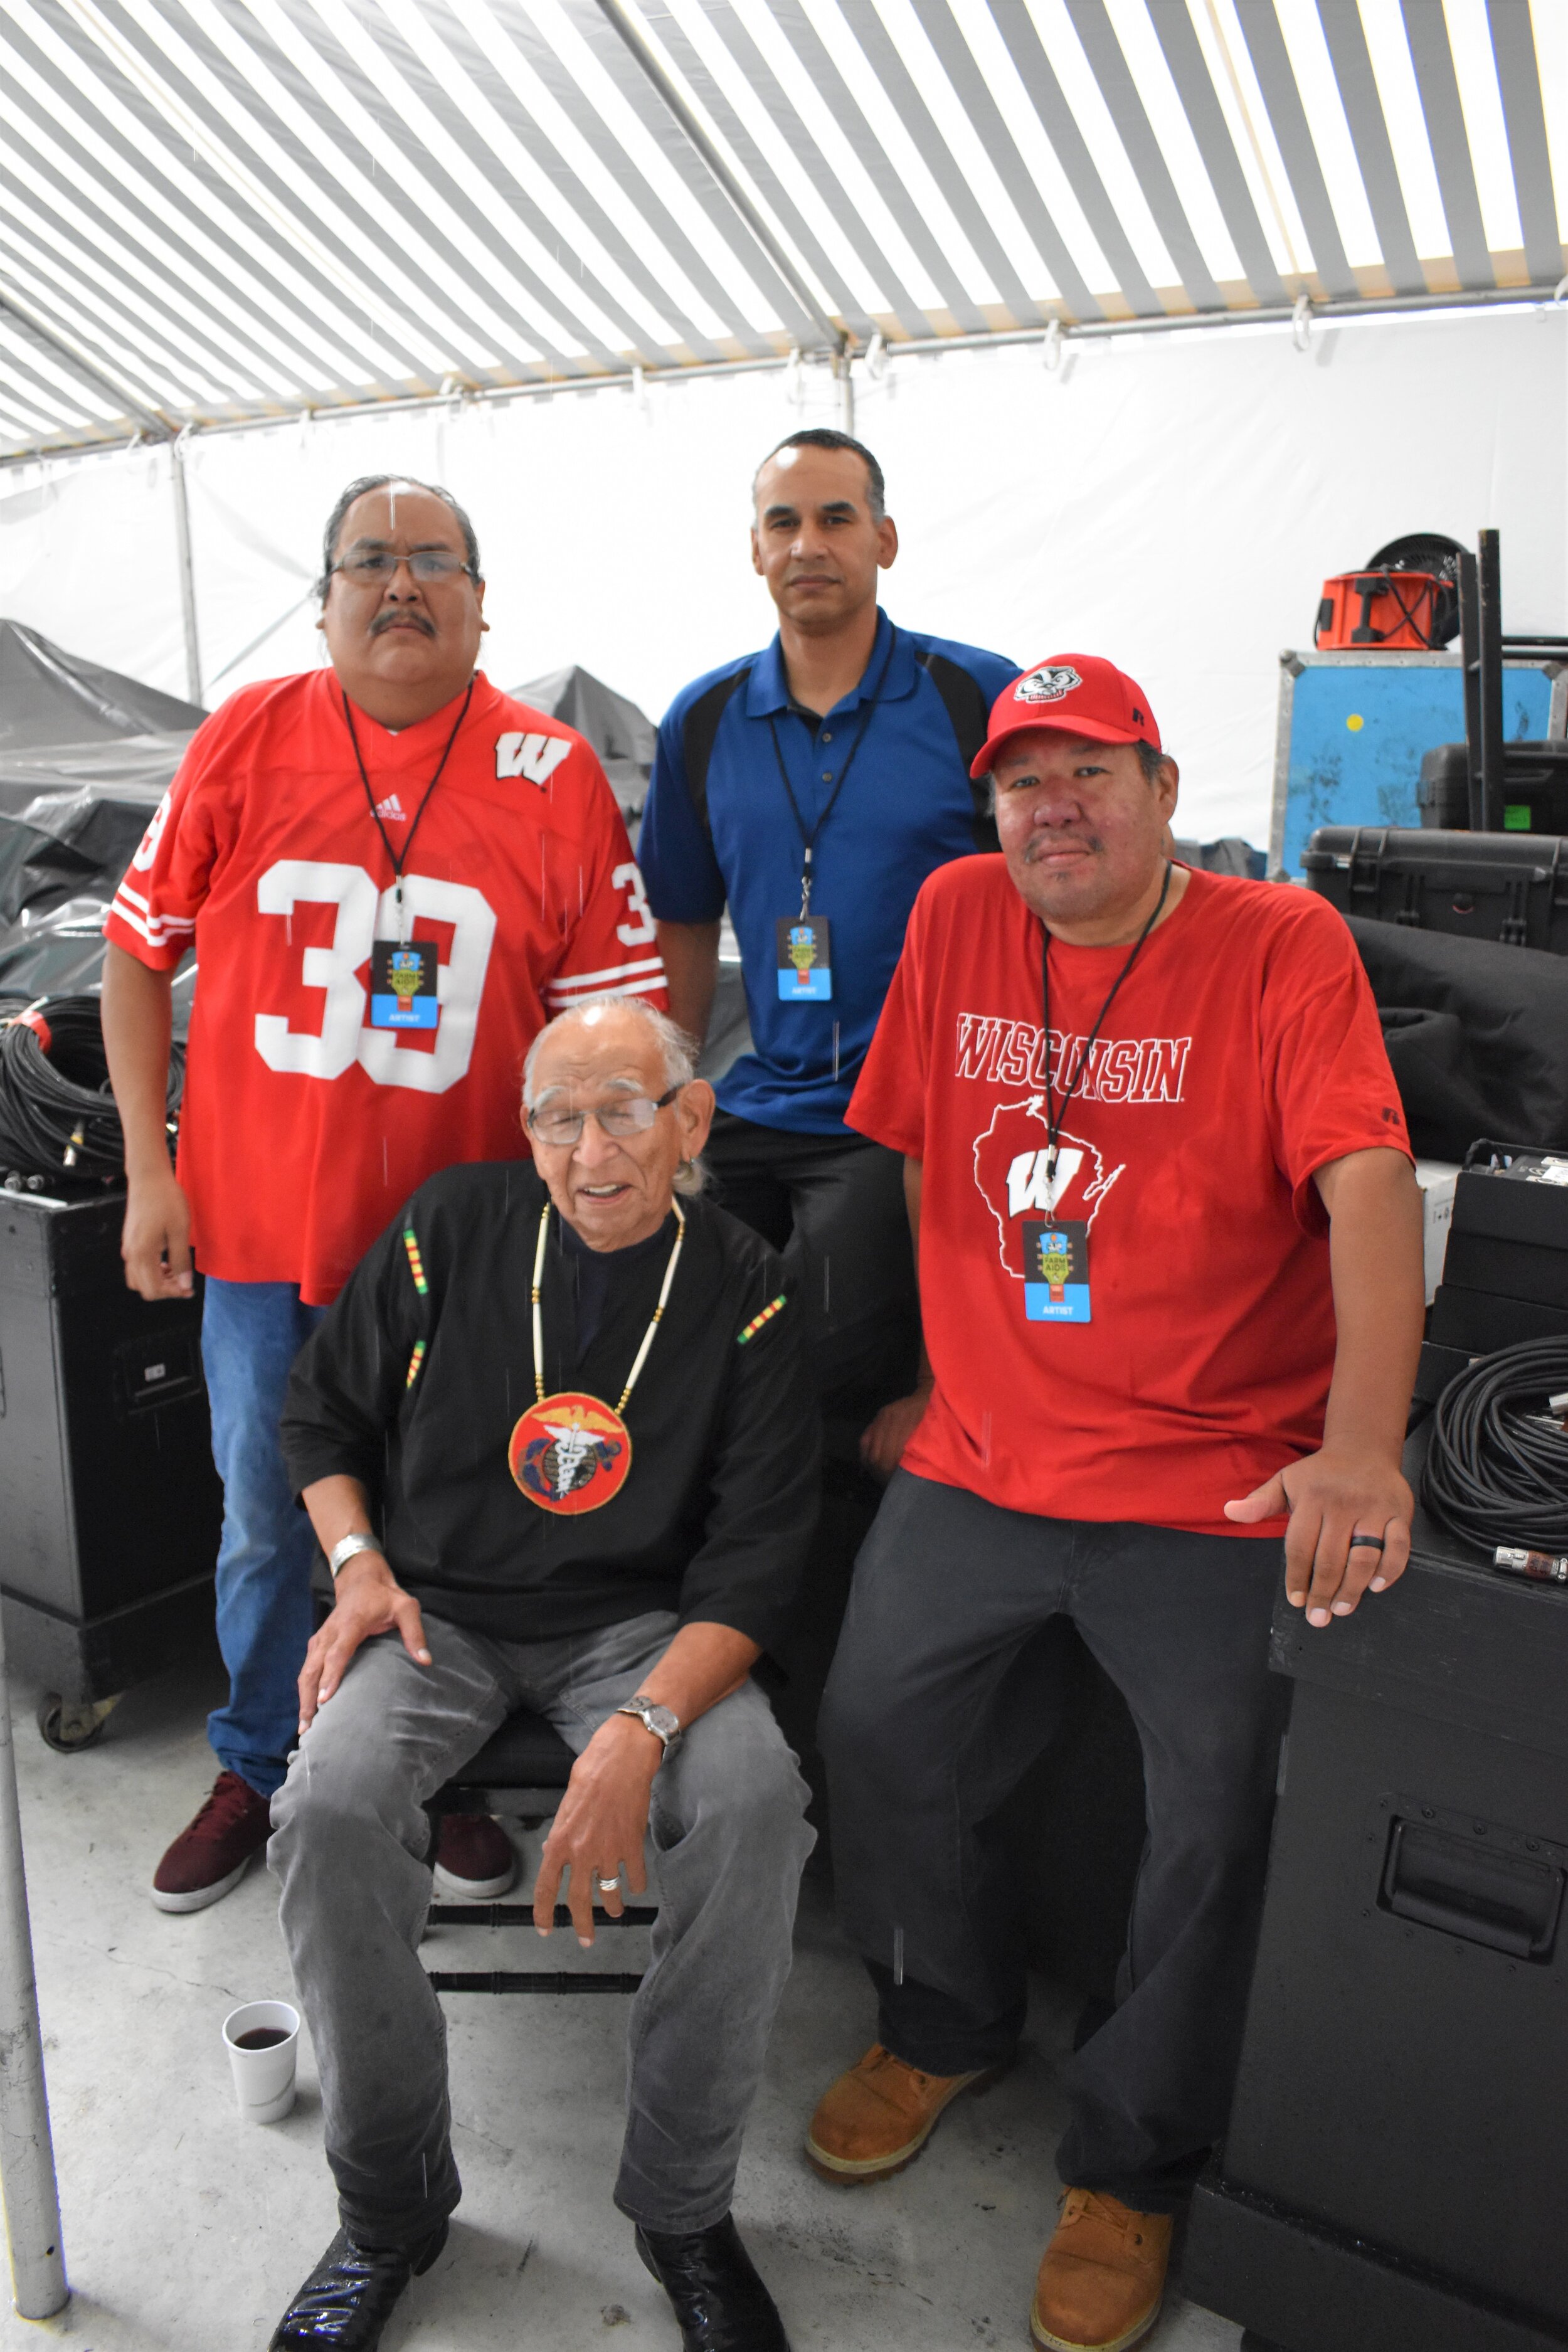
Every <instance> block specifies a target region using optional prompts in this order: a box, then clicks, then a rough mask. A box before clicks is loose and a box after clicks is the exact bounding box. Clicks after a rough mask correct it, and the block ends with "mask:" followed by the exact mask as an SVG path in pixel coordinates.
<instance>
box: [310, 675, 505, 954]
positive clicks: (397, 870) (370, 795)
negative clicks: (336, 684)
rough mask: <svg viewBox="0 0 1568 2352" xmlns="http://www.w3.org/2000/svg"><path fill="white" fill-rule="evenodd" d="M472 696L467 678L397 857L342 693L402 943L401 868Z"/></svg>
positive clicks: (404, 938) (405, 933)
mask: <svg viewBox="0 0 1568 2352" xmlns="http://www.w3.org/2000/svg"><path fill="white" fill-rule="evenodd" d="M338 691H339V693H340V694H342V687H340V688H338ZM473 698H474V681H473V679H472V678H470V679H469V680H468V692H467V694H465V695H464V697H463V707H462V709H461V710H459V711H458V716H457V718H456V719H455V720H454V721H453V725H452V731H451V733H450V734H449V735H448V736H447V743H446V749H445V750H444V751H442V753H441V756H440V758H439V759H438V760H437V762H436V772H435V774H434V775H433V776H432V777H431V779H430V781H429V782H428V783H427V784H426V787H425V797H424V799H423V800H422V801H421V802H420V803H419V805H418V807H417V808H416V810H415V812H414V822H413V824H411V825H410V826H409V828H408V837H407V839H406V840H405V843H404V845H403V855H402V856H401V857H400V856H398V854H397V852H396V850H395V849H394V847H393V845H392V836H391V835H390V834H389V833H388V832H387V830H386V827H385V826H384V824H383V823H382V821H381V811H380V810H379V809H378V808H377V807H376V804H375V794H374V792H373V791H372V789H371V782H370V778H369V777H368V776H367V775H366V773H365V771H364V754H363V751H361V750H360V747H359V736H358V734H357V733H356V731H355V729H354V714H353V704H352V703H351V702H350V700H349V698H348V696H347V695H346V694H343V717H344V718H345V719H347V721H348V729H349V741H350V742H351V743H352V744H353V747H354V759H355V761H357V763H358V766H359V780H360V782H361V783H362V784H363V786H364V796H365V798H366V800H367V801H368V802H369V803H370V813H371V814H372V816H373V817H374V819H375V829H376V831H377V833H379V834H380V835H381V838H382V844H383V846H384V848H385V851H386V854H387V856H388V857H390V858H391V860H392V876H393V881H394V883H395V887H396V905H397V936H398V939H399V940H401V941H403V943H404V944H405V945H406V944H407V939H408V931H407V927H406V925H405V922H404V920H403V869H404V867H405V866H406V865H407V863H408V860H409V857H410V856H411V855H412V854H413V849H414V836H415V835H416V833H417V832H418V830H419V820H420V818H421V817H422V816H423V815H424V814H425V812H426V809H427V808H428V807H429V805H430V795H431V793H433V792H434V791H435V789H436V787H437V784H438V783H439V782H440V781H441V771H442V770H443V769H444V768H445V766H446V764H447V760H448V758H449V757H450V755H451V750H452V746H453V744H454V743H455V742H456V741H457V740H458V728H460V727H461V725H462V723H463V721H464V719H466V718H467V717H468V705H469V703H470V702H472V700H473Z"/></svg>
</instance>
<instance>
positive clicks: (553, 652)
mask: <svg viewBox="0 0 1568 2352" xmlns="http://www.w3.org/2000/svg"><path fill="white" fill-rule="evenodd" d="M856 380H857V424H858V430H859V432H860V433H861V435H862V436H863V437H864V438H865V439H866V440H867V441H868V443H869V444H870V445H871V446H872V447H874V448H875V449H876V450H877V452H878V454H879V457H881V459H882V462H883V464H884V467H885V468H886V471H887V475H888V486H889V507H890V509H891V511H892V512H893V514H894V515H895V517H896V518H897V520H898V521H899V524H900V530H901V533H902V539H903V544H902V551H901V552H900V558H899V562H898V566H897V569H896V571H895V572H894V573H893V575H892V576H891V578H890V579H889V582H888V584H887V590H886V602H887V604H888V605H889V610H890V611H891V612H892V614H893V615H894V617H895V618H897V619H902V620H906V621H908V622H909V623H910V625H916V626H919V627H921V628H925V629H931V630H935V631H939V632H942V633H944V634H947V635H952V636H957V637H963V638H968V639H970V640H972V641H973V642H975V643H978V644H981V645H987V646H994V647H995V648H996V649H997V650H998V651H1000V652H1003V653H1005V654H1008V655H1011V656H1014V657H1016V659H1017V660H1019V661H1020V662H1023V661H1028V660H1033V659H1036V658H1037V657H1038V656H1041V655H1043V654H1045V653H1047V652H1053V651H1058V650H1064V649H1075V648H1076V649H1079V650H1083V651H1088V652H1105V653H1109V654H1110V655H1111V656H1114V658H1116V659H1117V660H1119V661H1121V662H1122V663H1124V664H1125V665H1126V667H1128V668H1130V669H1131V671H1132V672H1133V673H1134V675H1135V676H1137V677H1140V678H1141V679H1142V683H1143V684H1144V686H1145V687H1146V688H1147V689H1148V691H1149V694H1150V696H1151V698H1152V701H1153V703H1154V707H1155V709H1156V710H1157V711H1158V712H1159V713H1160V716H1161V720H1162V724H1163V729H1164V732H1165V737H1166V740H1167V742H1168V743H1169V744H1170V745H1171V747H1172V748H1173V751H1175V752H1176V754H1177V756H1178V758H1179V759H1180V760H1181V761H1182V763H1183V768H1184V778H1185V782H1184V795H1183V797H1184V806H1183V810H1182V814H1181V817H1180V819H1179V826H1180V829H1181V830H1182V831H1184V832H1186V833H1190V834H1196V835H1203V836H1205V837H1206V836H1210V835H1215V834H1218V833H1225V832H1240V833H1245V834H1247V835H1249V836H1250V838H1251V839H1252V840H1253V841H1255V842H1258V843H1262V842H1264V841H1266V840H1267V838H1268V800H1269V791H1270V779H1271V772H1272V763H1273V743H1274V726H1275V712H1276V701H1277V693H1278V676H1279V671H1278V655H1279V649H1280V648H1281V647H1282V646H1306V645H1309V644H1310V630H1311V623H1312V617H1313V614H1314V612H1315V609H1316V604H1317V599H1318V594H1319V588H1320V583H1321V581H1322V579H1323V578H1324V577H1325V575H1327V574H1328V573H1330V572H1340V571H1346V570H1350V569H1352V568H1353V567H1354V566H1355V565H1356V564H1358V563H1362V562H1365V561H1366V559H1367V558H1368V557H1369V556H1370V555H1371V554H1372V552H1373V549H1374V548H1376V547H1377V546H1378V545H1379V544H1380V543H1381V542H1382V541H1384V540H1386V539H1389V538H1392V537H1393V536H1394V534H1395V533H1397V532H1401V531H1407V530H1417V529H1430V530H1444V531H1447V532H1450V533H1451V534H1452V535H1453V536H1454V537H1455V538H1457V539H1460V540H1463V541H1473V540H1474V537H1475V534H1476V531H1477V530H1478V529H1479V528H1480V527H1481V526H1483V525H1486V524H1494V525H1496V526H1497V527H1498V528H1499V529H1500V531H1501V533H1502V552H1503V585H1504V612H1505V624H1506V625H1507V626H1508V627H1510V628H1511V629H1516V630H1517V629H1523V628H1530V627H1533V628H1543V629H1549V630H1554V631H1562V630H1563V628H1564V626H1565V623H1568V310H1525V311H1516V312H1511V313H1510V314H1508V315H1506V316H1502V315H1498V314H1495V313H1494V314H1490V315H1485V314H1465V315H1459V316H1449V317H1444V318H1438V319H1417V318H1412V317H1402V318H1394V319H1389V320H1355V321H1352V322H1350V323H1346V324H1343V325H1338V326H1324V325H1322V324H1320V325H1318V326H1317V327H1316V328H1315V329H1314V331H1313V332H1312V335H1311V337H1310V342H1309V344H1308V347H1307V349H1306V350H1305V351H1298V350H1297V349H1296V348H1295V347H1294V344H1293V342H1292V339H1291V336H1290V333H1289V330H1285V329H1279V328H1276V327H1246V328H1228V329H1220V330H1194V331H1181V332H1172V333H1164V334H1149V335H1138V336H1126V337H1121V338H1115V339H1106V340H1100V341H1094V340H1089V339H1084V340H1082V341H1069V342H1068V344H1067V345H1066V346H1065V347H1064V349H1063V350H1062V352H1061V354H1060V364H1059V366H1058V368H1057V369H1056V370H1055V372H1054V373H1053V372H1051V371H1050V370H1048V369H1047V366H1046V365H1045V364H1044V362H1043V359H1042V354H1041V351H1040V347H1039V346H1038V345H1037V344H1036V345H1015V346H1005V347H998V348H992V349H984V350H978V351H968V352H952V353H941V354H937V355H934V356H931V357H930V358H901V359H899V360H896V361H894V362H891V363H890V364H889V367H888V369H887V372H886V373H885V375H884V376H883V377H882V379H881V381H880V382H879V383H868V382H866V381H864V372H863V370H861V369H857V371H856ZM785 382H786V380H785V379H784V378H783V377H781V376H780V375H779V374H778V373H756V374H746V375H735V376H726V377H714V378H707V379H700V380H695V381H690V382H687V383H654V384H651V385H649V386H648V387H647V389H646V391H644V392H643V393H642V394H640V396H639V395H637V394H633V393H632V392H630V391H628V390H626V388H625V387H614V388H606V389H605V390H602V391H597V392H588V393H582V394H553V395H551V396H549V397H546V398H536V399H529V400H519V401H515V402H512V403H509V404H470V405H468V406H465V407H462V408H458V407H449V408H444V409H439V410H437V409H430V410H424V411H416V412H408V413H397V412H391V411H389V412H388V413H387V414H385V415H379V416H378V415H362V416H358V417H353V418H345V419H343V420H342V421H339V422H333V421H331V419H328V418H321V419H317V420H316V421H314V422H311V423H308V424H303V425H289V426H286V427H281V428H274V429H270V430H266V431H260V432H242V433H233V434H215V435H211V436H206V437H205V438H204V437H201V436H197V437H195V438H194V439H192V440H190V441H188V442H187V444H186V446H185V467H186V476H187V481H188V485H189V499H190V510H191V526H192V540H193V546H194V561H195V587H196V609H197V616H198V625H199V634H200V644H201V662H202V675H203V677H204V680H205V682H206V698H207V699H208V700H209V701H211V702H216V700H217V699H219V698H221V697H222V696H223V695H225V694H226V693H228V692H230V691H232V689H233V688H235V687H237V686H238V685H241V684H243V683H245V682H246V681H247V680H248V679H252V678H258V677H274V676H277V675H279V673H280V672H283V671H288V670H291V669H296V668H299V667H303V666H306V665H310V664H312V663H314V662H315V661H316V660H318V659H319V658H320V657H321V656H320V646H321V640H320V637H319V635H318V634H317V632H316V630H315V627H314V606H313V604H312V603H311V601H310V595H309V589H310V580H311V578H312V576H313V574H314V572H315V570H316V568H317V565H318V562H319V548H320V532H321V523H322V521H323V520H324V518H325V515H326V513H327V511H328V509H330V507H331V503H332V500H333V499H334V498H335V497H336V495H337V493H338V491H339V490H340V489H341V488H342V486H343V484H344V483H345V482H346V481H347V480H349V479H350V478H352V477H353V476H354V475H357V474H361V473H367V472H381V471H392V470H397V471H404V470H406V471H407V472H409V473H412V474H416V475H419V476H423V477H426V478H434V479H437V480H440V481H444V482H446V483H447V485H448V486H449V487H450V488H451V489H452V490H453V491H454V492H455V493H456V495H457V496H458V498H459V499H462V500H463V501H464V503H465V504H466V505H468V508H469V509H470V510H471V512H472V514H473V516H474V520H475V523H476V525H477V527H478V530H479V539H480V544H481V547H482V549H483V552H484V560H485V568H486V572H487V574H488V579H489V590H488V599H487V604H488V611H489V617H490V621H491V624H492V633H491V635H490V636H489V640H488V642H487V645H486V648H485V653H484V656H483V659H484V663H485V667H486V668H487V669H488V670H489V673H490V674H491V676H492V677H495V678H496V679H497V680H498V681H499V682H501V683H504V684H512V683H515V682H517V681H518V680H520V679H522V678H527V677H537V676H540V675H542V674H543V673H545V672H547V671H550V670H552V669H555V668H559V667H563V666H564V665H566V664H567V663H570V662H574V661H575V662H581V663H583V664H584V666H585V667H588V668H589V669H591V670H594V671H595V672H596V673H598V675H600V676H601V677H604V678H605V679H606V680H607V681H608V683H610V684H611V685H613V686H615V687H616V688H619V689H620V690H621V691H623V692H625V693H627V694H630V695H632V696H634V697H635V698H637V700H638V701H639V702H641V703H642V704H643V705H644V707H645V708H646V709H648V710H649V711H650V712H653V713H655V714H657V713H658V711H660V710H661V709H663V707H664V705H665V704H666V702H667V701H668V698H669V697H670V695H671V694H672V693H673V692H674V691H675V689H676V688H677V687H679V685H680V684H681V683H682V682H683V681H684V680H685V679H687V678H689V677H692V676H693V675H695V674H696V673H698V672H700V671H701V670H703V669H706V668H708V667H711V666H712V665H713V664H715V663H718V662H721V661H723V660H725V659H726V658H728V657H729V656H731V655H733V654H736V653H739V652H741V651H743V650H745V649H746V648H748V647H750V646H755V645H757V644H760V643H761V642H763V639H764V638H765V637H766V635H768V633H769V629H770V626H771V611H770V607H769V605H768V602H767V598H766V594H765V592H764V591H763V586H762V583H760V582H759V581H758V580H757V579H755V578H754V576H753V575H752V571H751V568H750V562H749V559H748V551H747V545H746V535H745V534H746V520H747V484H748V480H749V477H750V474H751V470H752V467H753V466H754V464H755V463H756V460H757V459H758V457H760V456H761V455H762V454H763V452H764V451H765V450H766V449H767V448H768V447H769V446H771V445H772V444H773V442H774V441H776V440H777V439H779V438H780V437H781V436H783V435H784V433H786V432H788V431H790V430H792V429H793V428H794V426H795V425H796V424H798V423H808V424H816V423H827V422H831V421H834V420H835V418H836V415H837V411H836V407H835V405H834V404H833V400H832V393H831V386H830V384H829V382H828V379H827V377H826V372H825V371H824V370H822V369H820V368H818V369H808V370H805V372H804V373H803V377H802V381H801V387H800V389H801V391H802V393H803V399H802V402H801V404H800V405H799V406H798V407H797V406H795V405H793V404H792V403H791V401H790V399H789V397H788V396H787V394H786V389H785ZM167 467H168V460H167V456H166V453H150V452H147V451H142V450H137V451H134V452H132V453H130V454H129V455H126V456H122V457H110V458H104V457H99V458H92V459H88V460H83V461H78V462H75V463H55V464H52V465H46V466H43V467H28V468H26V469H24V470H23V471H22V472H20V473H13V474H12V475H11V476H10V477H9V478H8V480H7V481H6V485H5V490H4V492H3V493H0V609H3V610H5V611H6V612H8V613H9V614H11V615H12V616H13V617H14V618H16V619H18V620H22V621H26V622H28V623H30V624H32V625H35V626H37V627H40V628H43V629H44V630H45V631H46V632H47V634H48V635H51V636H55V637H58V639H59V640H60V641H61V642H62V643H63V644H65V645H67V646H69V647H70V648H71V649H72V650H73V651H76V652H79V653H82V654H85V655H88V656H91V657H92V658H93V659H96V660H102V661H109V662H112V663H113V664H114V666H115V667H119V668H122V669H126V670H130V671H132V672H133V673H134V674H135V675H137V676H139V677H143V678H145V679H146V680H147V682H148V683H149V684H151V685H154V686H159V687H163V688H166V689H167V690H169V691H172V692H180V691H182V690H183V689H184V653H183V646H182V640H181V634H180V632H181V621H180V603H179V583H178V575H177V569H176V557H175V548H174V530H173V522H172V510H173V501H172V494H171V490H170V485H169V478H168V470H167ZM40 490H42V491H43V492H44V493H45V495H44V496H43V497H42V498H40V497H39V495H38V494H39V492H40ZM263 633H267V634H265V635H263ZM258 637H260V638H262V640H263V641H262V642H261V643H259V644H257V643H256V640H257V639H258ZM247 648H248V649H249V650H247Z"/></svg>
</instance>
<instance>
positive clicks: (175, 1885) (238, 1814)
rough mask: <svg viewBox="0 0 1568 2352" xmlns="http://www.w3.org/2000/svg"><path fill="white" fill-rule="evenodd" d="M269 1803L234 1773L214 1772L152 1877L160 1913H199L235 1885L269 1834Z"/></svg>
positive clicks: (217, 1901) (219, 1900)
mask: <svg viewBox="0 0 1568 2352" xmlns="http://www.w3.org/2000/svg"><path fill="white" fill-rule="evenodd" d="M270 1814H271V1803H270V1800H269V1799H268V1798H266V1797H258V1795H257V1793H256V1791H255V1790H254V1789H253V1788H252V1787H251V1785H250V1783H249V1781H248V1780H241V1779H240V1777H239V1775H238V1773H237V1772H220V1773H219V1774H218V1776H217V1779H216V1780H215V1781H214V1782H213V1788H212V1794H211V1796H210V1797H209V1798H208V1799H207V1801H206V1803H205V1805H204V1806H203V1807H202V1809H201V1811H200V1812H199V1813H198V1814H197V1815H196V1817H195V1821H194V1822H191V1824H190V1826H189V1827H188V1828H187V1829H183V1830H182V1831H181V1832H180V1834H179V1836H178V1837H177V1838H176V1839H175V1840H174V1844H173V1845H172V1846H171V1847H170V1848H169V1851H168V1853H166V1854H165V1855H164V1856H163V1861H162V1862H161V1863H160V1864H158V1867H157V1869H156V1871H155V1872H154V1873H153V1902H154V1903H155V1904H156V1905H157V1906H158V1908H159V1910H160V1911H205V1909H206V1907H207V1905H208V1904H209V1903H221V1902H222V1900H223V1898H224V1896H225V1895H227V1894H228V1893H229V1892H230V1890H231V1889H232V1888H233V1887H236V1886H237V1885H239V1882H240V1880H241V1879H242V1878H243V1877H244V1876H245V1874H246V1872H247V1869H248V1868H249V1866H250V1857H251V1855H252V1854H253V1853H260V1851H261V1849H262V1847H263V1846H264V1845H265V1844H266V1843H267V1841H268V1837H269V1836H270V1835H271V1831H272V1823H271V1819H270Z"/></svg>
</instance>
